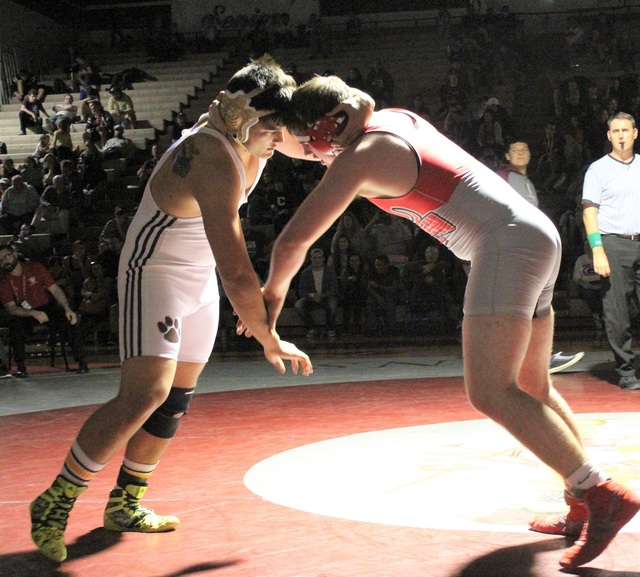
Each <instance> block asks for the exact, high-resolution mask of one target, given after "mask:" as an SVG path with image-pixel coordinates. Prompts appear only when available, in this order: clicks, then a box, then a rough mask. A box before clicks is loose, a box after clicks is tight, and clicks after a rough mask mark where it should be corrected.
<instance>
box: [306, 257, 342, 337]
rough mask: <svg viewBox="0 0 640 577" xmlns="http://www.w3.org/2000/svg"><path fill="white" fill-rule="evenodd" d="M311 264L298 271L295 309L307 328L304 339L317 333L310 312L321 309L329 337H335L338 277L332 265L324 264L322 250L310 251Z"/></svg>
mask: <svg viewBox="0 0 640 577" xmlns="http://www.w3.org/2000/svg"><path fill="white" fill-rule="evenodd" d="M309 256H310V258H311V264H310V265H309V266H308V267H307V268H305V269H304V270H303V271H302V272H301V273H300V279H299V282H298V297H299V298H298V301H297V302H296V305H295V306H296V310H297V311H298V313H299V314H300V318H301V319H302V322H303V323H304V325H305V327H306V329H307V338H309V339H310V338H313V337H314V336H316V334H317V328H316V324H315V321H314V320H313V315H312V313H313V311H314V310H318V309H323V310H324V311H325V314H326V318H325V326H326V329H327V336H328V337H329V338H330V339H333V338H335V337H336V311H337V308H338V277H337V276H336V273H335V271H334V270H333V268H332V267H329V266H327V265H326V264H325V259H324V252H323V251H322V249H319V248H313V249H311V251H310V252H309Z"/></svg>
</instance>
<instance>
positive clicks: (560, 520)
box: [529, 491, 589, 537]
mask: <svg viewBox="0 0 640 577" xmlns="http://www.w3.org/2000/svg"><path fill="white" fill-rule="evenodd" d="M564 501H565V503H566V504H567V505H569V510H568V511H567V512H566V513H565V514H563V515H536V516H535V517H534V518H533V519H531V520H530V521H529V527H530V528H531V530H532V531H537V532H538V533H547V534H549V535H566V536H569V537H578V536H579V535H580V533H582V526H583V525H584V524H585V522H586V521H587V519H588V518H589V510H588V509H587V506H586V505H585V504H584V501H580V500H579V499H576V498H575V497H574V496H573V495H571V494H570V493H567V492H566V491H565V492H564Z"/></svg>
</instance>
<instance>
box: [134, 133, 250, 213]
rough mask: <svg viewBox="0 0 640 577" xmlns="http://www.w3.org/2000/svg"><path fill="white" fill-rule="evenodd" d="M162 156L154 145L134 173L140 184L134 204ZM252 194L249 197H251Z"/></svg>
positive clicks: (160, 151)
mask: <svg viewBox="0 0 640 577" xmlns="http://www.w3.org/2000/svg"><path fill="white" fill-rule="evenodd" d="M161 156H162V149H161V148H160V145H159V144H154V145H153V146H152V147H151V157H150V158H148V159H147V160H145V161H144V163H143V164H142V166H141V167H140V168H139V169H138V171H137V172H136V175H137V177H138V178H139V179H140V184H139V185H138V192H137V194H136V198H135V201H136V204H137V203H139V202H140V199H141V198H142V194H143V193H144V189H145V187H146V186H147V182H149V178H151V174H152V173H153V170H154V169H155V167H156V165H157V164H158V161H159V160H160V157H161ZM252 196H253V194H252V195H251V196H250V197H249V199H251V197H252Z"/></svg>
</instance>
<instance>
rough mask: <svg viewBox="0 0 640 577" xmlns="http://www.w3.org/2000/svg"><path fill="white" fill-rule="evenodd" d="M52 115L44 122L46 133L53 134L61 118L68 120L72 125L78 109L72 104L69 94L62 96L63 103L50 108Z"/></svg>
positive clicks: (71, 97)
mask: <svg viewBox="0 0 640 577" xmlns="http://www.w3.org/2000/svg"><path fill="white" fill-rule="evenodd" d="M52 110H53V112H54V114H52V115H51V116H50V117H49V118H46V119H45V121H44V128H45V129H46V130H47V131H48V132H55V130H56V127H57V124H58V121H59V120H60V119H61V118H68V119H69V121H70V123H71V124H73V123H74V122H75V120H76V118H77V116H78V107H77V106H76V105H75V104H74V103H73V96H72V95H71V94H69V93H67V94H65V95H64V101H63V102H60V103H58V104H54V105H53V108H52Z"/></svg>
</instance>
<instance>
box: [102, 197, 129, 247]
mask: <svg viewBox="0 0 640 577" xmlns="http://www.w3.org/2000/svg"><path fill="white" fill-rule="evenodd" d="M129 224H131V220H130V219H129V216H128V215H127V213H126V212H125V211H124V209H123V208H122V207H121V206H116V207H115V209H114V210H113V218H112V219H111V220H108V221H107V223H106V224H105V225H104V227H103V228H102V231H101V232H100V236H99V237H98V242H100V243H103V242H106V243H113V244H114V245H115V246H117V247H118V252H119V251H120V249H121V248H122V245H123V243H124V239H125V238H126V236H127V229H128V228H129Z"/></svg>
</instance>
